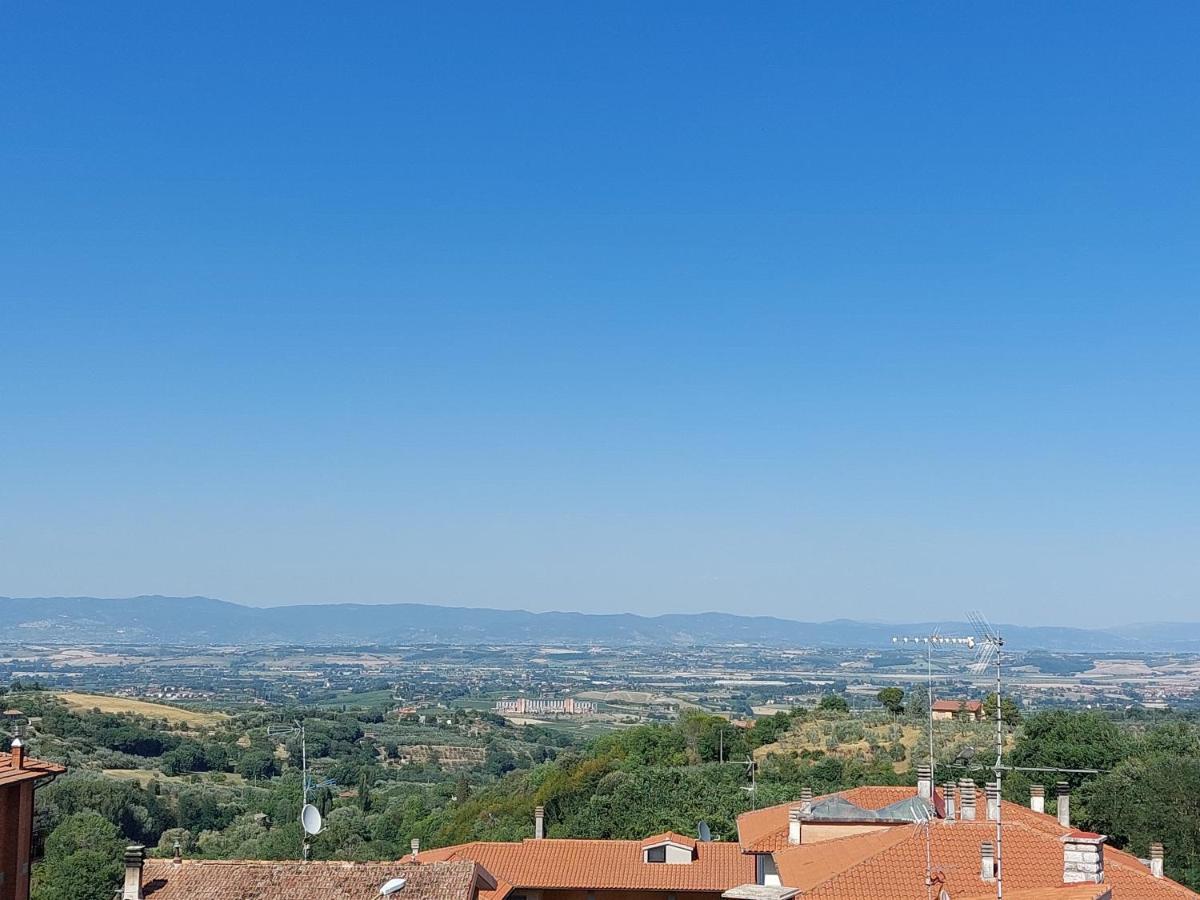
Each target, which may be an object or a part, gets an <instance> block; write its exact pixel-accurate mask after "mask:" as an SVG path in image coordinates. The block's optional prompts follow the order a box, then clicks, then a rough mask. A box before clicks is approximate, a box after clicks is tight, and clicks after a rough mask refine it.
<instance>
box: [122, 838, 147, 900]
mask: <svg viewBox="0 0 1200 900" xmlns="http://www.w3.org/2000/svg"><path fill="white" fill-rule="evenodd" d="M145 862H146V848H145V847H144V846H142V845H141V844H130V845H129V846H128V847H126V848H125V885H124V887H123V888H122V889H121V900H143V896H142V866H143V865H144V864H145Z"/></svg>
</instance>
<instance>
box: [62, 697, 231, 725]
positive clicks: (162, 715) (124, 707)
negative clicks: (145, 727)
mask: <svg viewBox="0 0 1200 900" xmlns="http://www.w3.org/2000/svg"><path fill="white" fill-rule="evenodd" d="M58 697H59V698H60V699H61V700H63V701H64V702H65V703H66V704H67V705H68V706H72V707H74V708H76V709H98V710H100V711H101V712H110V713H133V714H134V715H138V716H146V717H147V718H150V719H166V720H167V721H168V722H170V723H171V724H172V725H179V724H182V723H183V722H187V723H188V724H189V725H200V726H210V725H219V724H220V723H221V722H223V721H225V720H226V719H228V718H229V716H228V715H227V714H225V713H221V712H205V711H201V710H195V709H181V708H180V707H178V706H168V705H167V704H165V703H151V702H149V701H147V700H134V699H132V698H130V697H109V696H106V695H104V694H82V693H79V692H78V691H61V692H59V693H58Z"/></svg>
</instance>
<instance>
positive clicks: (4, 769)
mask: <svg viewBox="0 0 1200 900" xmlns="http://www.w3.org/2000/svg"><path fill="white" fill-rule="evenodd" d="M65 771H67V770H66V768H65V767H63V766H60V765H58V764H57V763H52V762H46V761H45V760H43V759H34V758H32V757H30V756H27V757H25V763H24V765H22V766H21V768H19V769H14V768H13V765H12V754H11V753H0V787H3V786H4V785H8V784H17V783H18V782H21V781H31V780H32V781H39V780H41V779H43V778H54V777H55V776H57V775H61V774H62V773H63V772H65Z"/></svg>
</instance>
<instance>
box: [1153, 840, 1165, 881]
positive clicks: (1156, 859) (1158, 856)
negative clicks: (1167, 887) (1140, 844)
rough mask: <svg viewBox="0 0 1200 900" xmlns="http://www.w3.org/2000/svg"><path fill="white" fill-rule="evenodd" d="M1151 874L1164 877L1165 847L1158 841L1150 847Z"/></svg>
mask: <svg viewBox="0 0 1200 900" xmlns="http://www.w3.org/2000/svg"><path fill="white" fill-rule="evenodd" d="M1150 874H1151V875H1153V876H1154V877H1155V878H1162V877H1163V845H1162V844H1160V843H1158V842H1157V841H1156V842H1155V843H1153V844H1151V845H1150Z"/></svg>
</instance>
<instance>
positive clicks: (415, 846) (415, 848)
mask: <svg viewBox="0 0 1200 900" xmlns="http://www.w3.org/2000/svg"><path fill="white" fill-rule="evenodd" d="M408 847H409V849H410V850H412V855H413V862H416V861H417V854H418V853H420V852H421V839H420V838H413V839H412V840H411V841H409V842H408Z"/></svg>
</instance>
